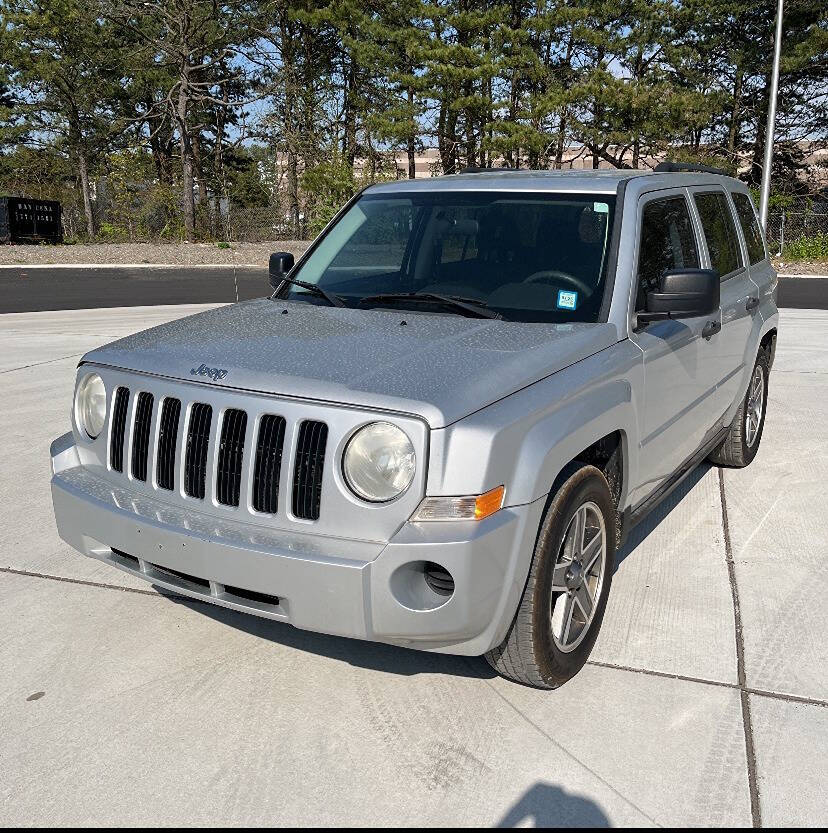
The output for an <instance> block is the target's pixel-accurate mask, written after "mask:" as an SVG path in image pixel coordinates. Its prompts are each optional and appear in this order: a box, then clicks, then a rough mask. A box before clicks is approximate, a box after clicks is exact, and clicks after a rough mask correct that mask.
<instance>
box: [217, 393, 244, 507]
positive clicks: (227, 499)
mask: <svg viewBox="0 0 828 833" xmlns="http://www.w3.org/2000/svg"><path fill="white" fill-rule="evenodd" d="M246 431H247V414H246V413H245V412H244V411H240V410H238V409H236V408H230V409H228V410H227V411H225V412H224V421H223V422H222V426H221V441H220V442H219V453H218V468H217V471H216V500H217V501H218V502H219V503H222V504H224V505H225V506H238V505H239V491H240V489H241V470H242V459H243V458H244V435H245V432H246Z"/></svg>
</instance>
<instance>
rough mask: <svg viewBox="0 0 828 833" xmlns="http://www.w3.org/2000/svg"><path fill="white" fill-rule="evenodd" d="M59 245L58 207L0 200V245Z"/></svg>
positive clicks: (46, 202)
mask: <svg viewBox="0 0 828 833" xmlns="http://www.w3.org/2000/svg"><path fill="white" fill-rule="evenodd" d="M42 242H47V243H62V242H63V226H62V224H61V221H60V203H59V202H56V201H54V200H32V199H28V198H27V197H0V243H42Z"/></svg>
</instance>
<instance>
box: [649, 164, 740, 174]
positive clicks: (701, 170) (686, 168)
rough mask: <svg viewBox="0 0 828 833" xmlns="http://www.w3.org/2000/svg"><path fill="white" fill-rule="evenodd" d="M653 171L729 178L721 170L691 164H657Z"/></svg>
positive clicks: (725, 172)
mask: <svg viewBox="0 0 828 833" xmlns="http://www.w3.org/2000/svg"><path fill="white" fill-rule="evenodd" d="M653 170H654V171H655V172H656V173H657V174H677V173H696V174H717V175H718V176H730V174H729V173H728V172H727V171H726V170H724V169H723V168H713V167H711V166H710V165H696V164H695V163H693V162H659V163H658V165H656V166H655V168H653Z"/></svg>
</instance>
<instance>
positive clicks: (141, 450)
mask: <svg viewBox="0 0 828 833" xmlns="http://www.w3.org/2000/svg"><path fill="white" fill-rule="evenodd" d="M154 402H155V397H154V396H153V395H152V394H151V393H147V392H146V391H141V393H139V394H138V403H137V405H136V406H135V424H134V425H133V427H132V476H133V477H134V478H135V479H136V480H146V479H147V457H148V455H149V441H150V427H151V425H152V406H153V403H154Z"/></svg>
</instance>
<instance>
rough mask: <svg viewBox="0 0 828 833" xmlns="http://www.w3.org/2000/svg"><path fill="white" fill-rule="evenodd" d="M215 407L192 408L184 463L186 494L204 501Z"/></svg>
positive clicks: (197, 403) (195, 403) (200, 404)
mask: <svg viewBox="0 0 828 833" xmlns="http://www.w3.org/2000/svg"><path fill="white" fill-rule="evenodd" d="M212 421H213V407H212V406H211V405H205V404H204V403H203V402H194V403H193V405H192V407H191V408H190V422H189V426H188V428H187V450H186V456H185V461H184V492H185V494H188V495H189V496H190V497H194V498H198V499H199V500H203V499H204V495H205V486H206V479H207V449H208V447H209V444H210V426H211V424H212Z"/></svg>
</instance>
